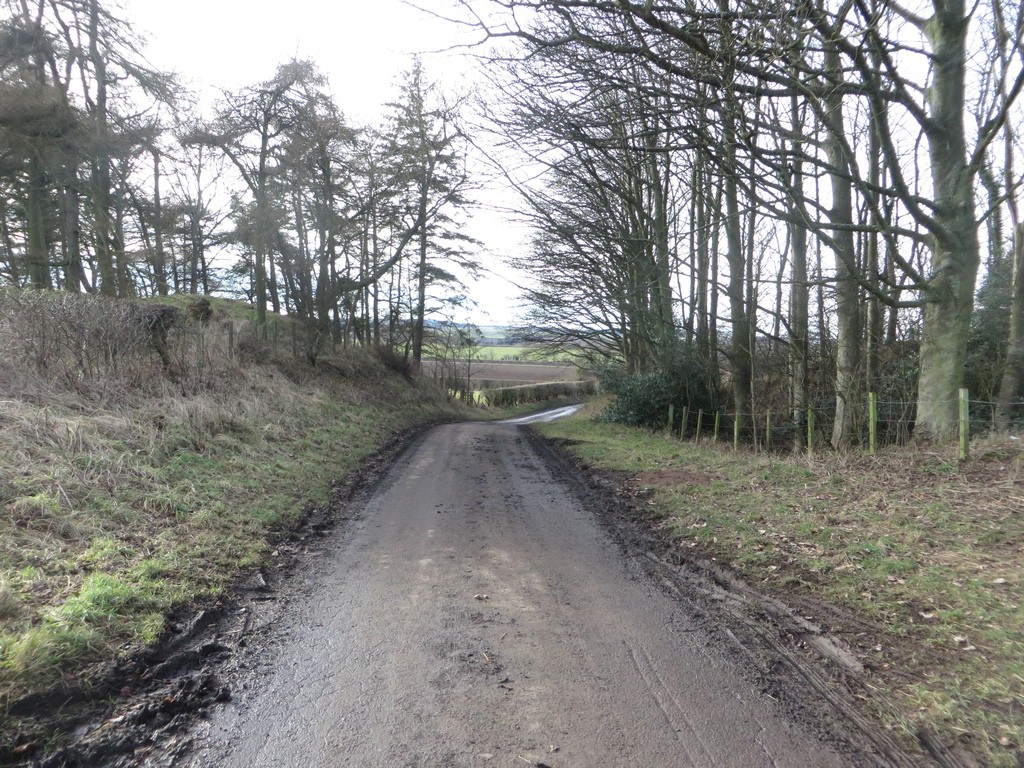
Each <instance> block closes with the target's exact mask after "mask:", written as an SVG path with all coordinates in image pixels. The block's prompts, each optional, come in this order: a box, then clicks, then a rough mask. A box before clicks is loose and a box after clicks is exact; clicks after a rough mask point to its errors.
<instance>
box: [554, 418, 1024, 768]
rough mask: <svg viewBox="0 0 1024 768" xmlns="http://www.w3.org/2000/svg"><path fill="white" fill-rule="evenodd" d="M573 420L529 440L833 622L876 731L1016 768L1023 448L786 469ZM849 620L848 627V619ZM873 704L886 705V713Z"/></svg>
mask: <svg viewBox="0 0 1024 768" xmlns="http://www.w3.org/2000/svg"><path fill="white" fill-rule="evenodd" d="M600 407H601V406H600V405H599V404H596V403H595V404H592V405H591V406H590V407H589V408H588V409H587V410H586V411H584V412H583V413H582V414H580V415H579V416H577V417H575V418H573V419H568V420H564V421H559V422H553V423H550V424H545V425H541V426H539V427H538V429H540V430H541V431H542V432H543V433H544V434H546V435H548V436H551V437H558V438H563V439H565V440H568V441H572V442H570V447H569V450H571V451H572V452H573V453H574V454H575V455H576V456H578V457H579V458H580V459H581V460H582V461H583V462H585V463H586V464H588V465H590V466H593V467H595V468H599V469H605V470H613V471H625V472H627V473H628V477H629V480H628V483H629V485H630V486H631V487H632V488H634V489H635V490H637V491H640V492H642V493H644V494H647V493H649V494H650V497H649V503H650V504H651V505H652V508H653V509H654V510H656V511H657V513H658V514H659V519H660V523H659V527H660V529H661V530H662V532H663V534H664V536H666V537H668V538H670V539H671V540H672V541H673V542H674V546H677V547H679V548H681V549H682V550H684V551H689V552H692V553H693V554H694V555H695V556H698V557H701V558H704V559H714V560H715V561H717V562H718V563H721V564H724V565H727V566H729V567H731V568H733V569H735V570H736V571H737V572H739V573H740V574H741V575H742V577H743V578H744V579H745V580H746V581H747V582H748V583H750V584H752V585H754V586H756V587H758V588H759V589H762V590H764V591H768V592H772V593H775V594H777V595H779V596H780V597H781V598H782V599H784V600H790V601H791V602H793V601H796V602H798V603H799V602H801V601H806V604H813V601H821V602H824V603H827V604H830V605H834V606H839V607H840V608H841V609H842V610H840V611H836V612H834V615H832V616H831V617H826V616H821V615H818V616H816V617H815V618H816V620H818V621H821V622H823V623H826V624H830V626H829V628H830V630H831V631H832V632H833V633H834V634H836V635H837V636H839V637H841V638H842V639H843V640H844V641H845V642H846V643H847V644H848V645H849V646H850V647H851V648H852V649H853V650H854V651H855V653H856V654H857V656H858V657H859V658H860V659H861V661H862V662H863V663H864V665H865V667H866V669H867V670H868V671H867V672H866V675H867V676H868V684H869V685H870V686H871V687H872V688H875V689H876V690H878V691H880V692H881V694H882V695H881V696H880V697H878V698H877V699H874V700H873V702H872V704H871V706H872V707H873V708H874V709H875V714H876V716H877V717H878V718H879V719H880V720H881V721H882V722H883V724H884V725H885V726H887V727H889V728H892V729H893V730H896V731H902V732H904V733H905V734H906V735H907V737H908V738H913V736H914V734H916V733H917V732H918V730H919V729H920V728H921V727H926V728H931V729H934V730H935V731H937V732H939V733H941V734H946V735H949V734H951V735H952V736H954V737H956V739H957V741H958V742H959V743H960V744H962V745H963V746H964V747H965V748H966V749H968V750H969V751H970V752H972V753H973V754H975V755H977V756H978V757H979V758H980V760H981V761H982V763H983V764H985V765H994V766H1016V765H1019V764H1020V761H1021V760H1022V759H1024V606H1022V601H1021V587H1022V585H1024V451H1022V448H1021V444H1020V441H1014V440H1004V441H994V440H993V441H990V442H986V443H979V444H977V445H975V446H973V456H974V458H972V459H971V460H969V461H966V462H958V460H957V455H956V449H955V448H951V449H950V450H948V451H946V450H923V449H910V448H893V449H890V450H887V451H885V452H883V453H880V454H879V455H877V456H865V455H860V454H847V455H836V454H832V453H826V452H822V453H820V454H819V455H816V456H814V457H806V456H801V457H788V456H778V455H765V454H760V455H754V454H751V453H746V452H740V453H734V452H733V451H732V450H731V449H729V448H727V447H725V446H721V447H719V446H713V445H709V444H704V445H702V446H697V445H694V444H693V443H691V442H686V443H683V442H680V441H679V440H676V439H673V438H670V437H667V436H663V435H658V434H651V433H649V432H644V431H640V430H635V429H630V428H625V427H622V426H618V425H614V424H608V423H601V422H599V421H595V420H594V419H593V417H594V415H595V414H596V413H598V412H599V410H600ZM844 615H849V617H850V618H849V620H844V618H843V617H844ZM882 702H887V703H885V704H883V703H882Z"/></svg>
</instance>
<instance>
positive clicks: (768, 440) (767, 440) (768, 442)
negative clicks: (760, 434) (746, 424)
mask: <svg viewBox="0 0 1024 768" xmlns="http://www.w3.org/2000/svg"><path fill="white" fill-rule="evenodd" d="M764 448H765V450H766V451H770V450H771V449H772V409H771V408H769V409H768V410H767V412H766V413H765V417H764Z"/></svg>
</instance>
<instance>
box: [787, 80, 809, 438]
mask: <svg viewBox="0 0 1024 768" xmlns="http://www.w3.org/2000/svg"><path fill="white" fill-rule="evenodd" d="M791 111H792V124H793V125H794V126H798V125H800V124H801V120H800V109H799V103H798V101H797V98H796V97H795V96H794V97H793V99H792V101H791ZM802 153H803V143H802V141H800V139H799V135H798V134H796V137H795V138H794V141H793V162H792V166H791V175H790V178H789V199H790V216H791V223H790V225H789V240H790V248H791V250H792V254H791V256H792V259H791V260H792V265H791V270H792V272H791V274H792V281H791V285H790V289H789V393H790V408H791V412H792V418H793V424H794V425H795V427H796V429H795V430H794V432H793V450H794V451H795V452H797V453H799V452H801V451H802V450H803V448H804V439H805V435H804V430H803V429H801V427H802V426H803V424H804V422H805V421H806V419H807V337H808V323H809V313H808V293H809V289H808V285H807V228H806V227H805V226H804V225H803V223H802V221H803V216H804V205H803V184H804V181H803V161H802V159H801V156H802Z"/></svg>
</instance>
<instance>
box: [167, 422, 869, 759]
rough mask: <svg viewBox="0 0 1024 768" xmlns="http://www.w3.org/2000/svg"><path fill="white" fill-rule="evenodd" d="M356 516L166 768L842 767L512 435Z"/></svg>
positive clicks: (392, 476) (442, 439)
mask: <svg viewBox="0 0 1024 768" xmlns="http://www.w3.org/2000/svg"><path fill="white" fill-rule="evenodd" d="M354 513H355V519H354V520H353V521H352V522H350V523H349V524H347V525H346V526H344V527H342V528H340V529H339V530H338V531H337V532H336V534H335V535H336V540H335V541H334V542H333V543H331V544H330V545H329V546H327V547H326V548H325V549H324V551H322V552H321V553H320V554H319V555H317V556H315V557H314V558H313V559H312V560H311V561H309V562H308V563H307V564H306V566H305V567H304V569H303V572H302V574H301V581H302V583H301V584H299V585H297V587H296V588H297V590H298V592H299V594H300V595H301V597H300V598H299V599H296V600H295V601H294V604H293V605H292V606H291V608H290V609H289V610H288V611H286V612H285V611H282V612H280V616H279V618H278V623H277V624H276V625H275V626H269V627H264V628H263V634H264V640H265V642H266V644H265V646H263V645H262V643H261V646H262V649H261V651H260V654H259V656H258V658H257V659H253V660H252V668H251V669H249V670H248V671H245V670H239V671H237V672H236V674H238V675H241V677H238V678H236V679H235V680H234V681H233V682H232V695H233V701H232V702H231V703H229V704H225V705H221V706H218V707H215V708H214V709H212V710H211V718H210V720H209V721H208V722H206V723H204V724H202V725H201V726H200V728H199V729H198V731H196V732H193V735H192V737H191V738H194V739H195V749H194V751H192V752H191V753H189V754H188V755H187V756H183V755H180V754H179V756H178V757H177V759H175V760H174V764H175V765H192V766H218V767H220V766H223V767H224V768H228V767H229V766H245V767H246V768H261V767H263V766H265V767H266V768H270V767H271V766H273V767H275V768H276V767H278V766H349V765H350V766H380V767H381V768H384V767H385V766H386V767H388V768H393V767H397V766H423V767H427V766H438V767H440V766H492V765H493V766H509V767H510V768H511V767H513V766H524V765H528V764H529V765H534V766H542V765H547V766H551V767H552V768H559V767H560V766H575V767H577V768H579V767H581V766H583V767H586V766H647V767H650V766H665V767H666V768H669V767H674V766H702V767H703V766H742V767H743V768H753V767H754V766H800V767H801V768H802V767H805V766H830V765H843V764H846V761H845V760H844V759H843V758H842V757H840V756H839V754H838V753H837V752H835V751H833V749H832V748H830V747H829V746H827V745H825V744H823V743H822V742H820V741H819V740H818V739H816V738H814V737H813V736H811V735H809V733H808V732H807V731H805V730H803V729H802V728H801V727H799V726H796V725H794V724H792V723H791V722H789V721H788V720H787V716H786V714H785V713H784V712H783V711H782V710H781V707H779V706H778V704H777V702H775V701H774V700H773V699H771V698H770V697H768V696H765V695H762V694H760V693H758V691H757V690H756V689H755V688H754V687H753V685H752V684H751V683H750V682H748V681H747V680H745V679H744V677H743V675H741V674H739V673H738V672H737V670H736V669H735V668H734V667H733V666H732V664H731V662H730V661H728V659H727V658H726V657H725V655H723V654H722V653H720V652H719V651H718V650H717V649H716V645H717V644H716V642H715V641H714V640H713V639H712V637H711V636H710V635H708V634H706V633H705V631H704V630H703V629H702V627H701V625H700V624H698V623H697V622H696V621H695V620H693V619H692V618H691V617H690V616H688V615H687V613H686V611H685V610H684V609H683V608H682V606H681V604H680V603H679V602H678V601H676V600H675V599H673V598H672V597H671V596H669V595H668V594H666V592H665V591H664V590H663V589H662V588H660V587H659V586H657V585H655V584H654V583H653V582H652V581H651V580H650V579H649V577H648V576H647V575H646V573H645V572H644V571H643V569H642V568H641V567H640V566H639V565H638V564H637V563H636V562H635V561H633V560H631V559H629V558H627V557H624V556H623V554H622V552H621V551H620V549H619V548H618V547H617V546H616V545H615V544H614V543H613V542H612V541H611V539H610V537H609V535H608V534H607V533H606V532H605V530H604V529H602V527H601V526H599V525H598V523H597V520H596V518H595V516H594V514H592V512H591V511H589V510H588V509H586V508H585V507H584V505H582V504H581V503H580V502H579V501H578V500H577V497H576V496H575V495H574V493H573V492H572V490H571V488H570V487H569V485H567V484H566V483H565V482H563V481H560V480H559V479H558V478H557V477H556V476H555V475H554V474H553V471H552V469H551V468H550V465H549V463H548V462H546V461H545V460H544V458H543V457H542V456H541V455H540V454H539V453H538V451H537V450H536V448H535V446H534V444H533V443H532V442H531V441H530V440H529V439H527V437H526V433H524V432H522V431H521V430H520V429H519V428H518V427H516V426H513V425H502V424H461V425H451V426H443V427H438V428H435V429H433V430H431V431H429V432H427V433H426V434H425V435H423V436H422V437H421V438H420V439H418V440H417V441H416V442H415V443H414V444H413V445H412V446H411V448H410V449H409V450H407V451H406V452H405V453H404V455H403V456H402V458H401V459H400V460H399V462H398V463H397V465H396V466H395V467H394V469H393V470H392V471H391V472H390V473H389V474H388V475H387V476H386V478H385V479H384V481H383V482H382V484H381V485H380V486H379V487H378V489H377V491H376V492H375V493H374V494H373V495H372V497H371V498H370V499H369V500H368V501H367V502H366V503H365V507H363V508H361V509H357V510H354ZM251 629H252V628H250V630H251ZM242 666H243V667H244V666H248V665H247V664H246V663H243V664H242ZM857 762H860V761H857ZM154 764H155V763H154Z"/></svg>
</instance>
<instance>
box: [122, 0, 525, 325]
mask: <svg viewBox="0 0 1024 768" xmlns="http://www.w3.org/2000/svg"><path fill="white" fill-rule="evenodd" d="M122 4H123V7H124V14H125V16H126V18H128V19H129V20H131V21H132V22H133V23H134V25H135V28H136V31H137V32H139V33H141V34H142V35H144V36H145V38H146V39H147V45H146V56H147V58H148V59H149V61H150V62H151V64H153V65H154V66H155V67H156V68H158V69H161V70H165V71H172V72H176V73H178V74H179V75H180V76H181V77H182V79H183V80H184V83H185V84H186V85H189V86H190V87H192V88H193V89H194V90H196V91H198V92H200V93H201V94H204V95H205V96H206V98H207V99H209V100H210V101H212V99H213V98H215V97H216V95H217V93H218V92H219V91H218V89H229V90H234V89H237V88H239V87H242V86H246V85H251V84H253V83H257V82H260V81H262V80H267V79H269V78H270V77H272V76H273V74H274V72H275V70H276V68H277V66H278V64H280V63H282V62H285V61H287V60H289V59H292V58H298V59H311V60H313V61H315V62H316V63H317V65H318V66H319V67H320V69H321V71H322V72H323V73H324V74H325V75H326V76H327V78H328V80H329V83H330V88H331V90H332V92H333V93H334V96H335V100H336V102H337V104H338V106H339V107H340V108H341V110H342V111H343V112H344V113H345V115H346V116H347V117H348V118H349V121H350V122H352V123H353V124H355V125H365V124H373V123H376V122H377V120H378V118H379V117H380V116H381V115H383V113H384V111H385V108H384V104H386V103H387V102H388V101H390V100H392V99H393V98H394V94H395V90H394V86H395V83H396V81H397V79H398V78H399V76H400V75H401V74H402V72H404V71H405V70H406V69H408V67H409V65H410V63H411V59H412V56H413V55H414V54H416V53H420V54H421V55H422V58H423V63H424V68H425V70H426V72H427V75H428V77H430V79H432V80H434V81H438V82H440V83H441V86H442V88H443V89H444V90H446V91H454V92H462V91H465V90H466V89H468V88H470V87H471V86H472V85H473V83H474V81H475V79H476V72H475V70H474V63H473V61H472V59H471V58H467V57H465V56H462V55H461V54H460V53H459V52H451V51H448V50H446V49H450V48H452V47H453V46H457V45H459V44H464V43H467V42H469V41H470V40H469V39H467V37H466V36H465V35H464V34H463V33H462V32H461V31H460V29H459V28H458V27H456V26H455V25H452V24H449V23H447V22H444V21H442V20H439V19H436V18H433V17H431V16H430V15H428V14H425V13H423V12H421V11H418V10H416V9H415V8H412V7H410V6H408V5H406V4H404V3H402V2H401V0H333V2H332V0H285V1H284V2H280V1H279V2H268V0H122ZM418 4H419V5H420V6H422V7H425V8H430V9H435V10H437V11H438V12H442V11H444V10H445V9H446V8H450V3H449V2H448V0H420V2H419V3H418ZM501 196H502V191H501V190H487V191H485V192H483V193H482V194H481V195H480V197H481V198H482V199H495V198H500V197H501ZM469 233H470V234H471V235H472V236H474V237H476V238H477V239H479V240H481V241H483V242H484V249H483V254H482V257H481V260H482V261H483V262H484V263H485V265H486V266H487V267H488V268H490V269H493V270H495V271H496V272H499V271H504V272H505V273H506V274H508V270H502V265H501V257H503V256H505V255H507V254H508V253H509V252H514V251H515V250H516V249H517V248H518V247H520V246H521V244H522V242H523V240H524V237H525V236H524V232H523V230H522V229H521V228H518V227H517V226H516V225H514V224H512V223H509V222H506V221H505V220H504V218H503V217H501V216H500V215H499V214H496V213H494V212H491V211H487V210H480V211H477V212H476V213H475V214H474V216H473V222H472V223H471V225H470V232H469ZM469 295H470V298H472V299H474V300H475V301H477V302H478V304H479V305H480V309H478V310H476V311H474V312H472V314H471V319H472V320H473V321H475V322H477V323H478V324H505V323H509V322H511V321H512V320H513V319H514V317H515V315H516V309H515V305H516V303H517V300H518V291H517V289H516V288H515V287H514V286H513V285H512V284H511V283H509V282H508V281H507V280H505V279H504V278H501V277H498V276H492V277H490V278H487V279H483V280H481V281H479V282H477V283H474V284H471V285H469ZM460 319H465V318H460Z"/></svg>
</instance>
